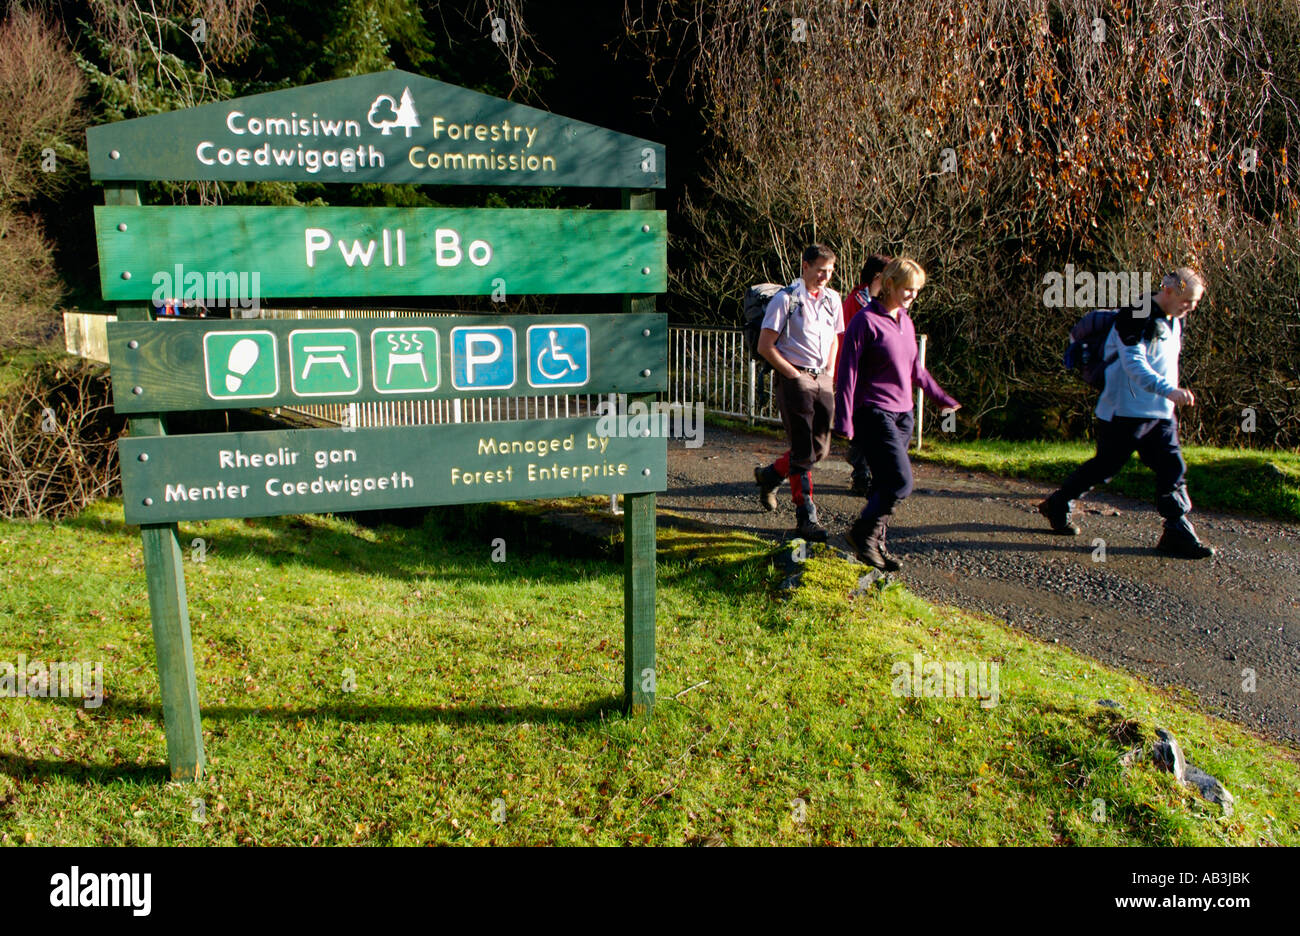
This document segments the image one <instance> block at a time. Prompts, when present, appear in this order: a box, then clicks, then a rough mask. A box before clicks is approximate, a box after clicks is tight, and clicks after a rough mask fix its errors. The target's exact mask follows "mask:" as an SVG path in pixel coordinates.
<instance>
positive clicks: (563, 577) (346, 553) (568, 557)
mask: <svg viewBox="0 0 1300 936" xmlns="http://www.w3.org/2000/svg"><path fill="white" fill-rule="evenodd" d="M472 506H475V507H479V506H482V507H495V506H496V505H472ZM422 517H423V519H422V520H421V524H420V525H412V524H411V523H403V524H402V525H392V524H385V525H383V526H380V527H378V528H377V531H378V533H379V534H380V535H381V537H382V542H380V543H374V542H370V541H369V540H368V539H366V538H364V537H361V536H357V535H355V534H354V533H352V532H350V531H349V530H348V529H346V528H338V527H336V526H331V525H327V524H325V523H322V522H320V521H318V520H316V518H315V517H313V516H285V517H266V518H258V519H247V520H243V521H233V522H242V524H243V528H242V530H240V531H239V532H234V533H232V532H230V531H228V530H226V531H221V532H219V533H216V534H211V533H201V531H202V530H203V529H204V528H203V526H202V525H200V524H198V523H193V524H191V523H186V524H181V525H180V530H179V536H180V544H181V552H182V557H183V558H184V559H185V561H186V563H187V564H188V563H189V561H190V559H191V550H192V548H197V547H195V544H194V540H195V539H196V538H200V536H201V538H202V539H203V540H204V543H203V544H202V548H203V550H204V554H205V557H206V558H205V561H220V560H221V559H235V558H254V559H256V560H257V561H258V562H261V563H265V564H267V565H270V566H272V567H274V568H276V569H277V570H279V569H284V568H294V567H309V568H313V569H317V570H320V571H323V572H330V573H336V574H340V575H350V576H366V575H382V576H385V577H389V578H395V579H401V580H407V581H417V580H425V579H428V578H439V579H444V580H446V579H460V580H464V581H471V582H496V581H500V580H501V579H502V578H508V577H510V576H512V575H514V574H515V571H514V570H512V566H511V563H510V562H509V561H506V562H493V561H492V553H493V548H494V541H495V540H497V539H498V538H500V539H502V540H504V542H505V544H506V546H507V548H508V550H509V552H508V555H509V556H510V557H512V558H513V557H521V558H522V557H528V558H529V559H532V560H545V559H551V560H552V561H551V562H547V563H541V562H535V563H531V564H530V568H529V577H530V579H532V580H534V581H544V582H548V581H555V582H565V581H570V580H571V579H572V577H573V573H574V568H573V564H572V563H573V561H575V560H576V561H578V562H589V563H591V564H592V566H593V567H595V568H594V569H593V571H602V572H603V571H606V570H607V566H608V563H609V562H610V560H611V559H612V560H616V561H621V560H622V549H621V548H619V549H618V550H617V551H616V552H617V554H616V555H611V554H610V550H609V549H608V547H607V546H606V545H603V544H600V543H599V542H597V541H596V540H595V538H593V537H586V536H580V535H576V534H574V533H572V532H570V531H566V530H563V529H551V528H548V529H545V530H543V529H542V523H541V522H540V520H539V519H536V518H521V517H519V516H515V515H512V514H510V513H509V512H508V511H506V510H505V509H498V510H482V511H478V510H476V511H467V510H461V509H454V508H447V509H446V511H445V512H433V511H430V512H428V513H425V514H423V515H422ZM412 519H413V518H412ZM63 523H64V525H66V526H68V527H70V528H72V529H75V530H79V531H83V532H88V533H99V534H110V535H115V536H121V537H125V538H126V539H128V540H132V541H134V542H135V543H138V542H139V540H138V539H137V538H136V537H137V535H138V529H139V528H138V527H135V526H128V525H127V524H125V523H123V522H121V521H120V520H109V521H107V522H101V520H100V519H99V518H95V517H87V516H84V515H83V516H79V517H75V518H70V519H68V520H65V521H63ZM560 560H564V561H563V562H562V561H560ZM435 563H437V564H435ZM515 568H516V569H517V564H516V565H515Z"/></svg>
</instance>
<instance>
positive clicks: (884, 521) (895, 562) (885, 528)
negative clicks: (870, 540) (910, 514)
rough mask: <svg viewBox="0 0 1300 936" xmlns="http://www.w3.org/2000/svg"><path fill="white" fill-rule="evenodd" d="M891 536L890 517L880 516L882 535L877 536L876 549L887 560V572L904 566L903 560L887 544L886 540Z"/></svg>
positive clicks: (895, 570)
mask: <svg viewBox="0 0 1300 936" xmlns="http://www.w3.org/2000/svg"><path fill="white" fill-rule="evenodd" d="M888 536H889V517H887V516H886V517H881V518H880V536H878V537H877V538H876V549H877V551H878V552H879V553H880V556H881V558H882V559H884V560H885V571H886V572H897V571H898V570H899V569H901V568H902V567H903V560H902V559H899V558H898V557H897V556H895V555H894V554H893V553H891V552H890V551H889V549H888V547H886V546H885V540H886V539H887V538H888Z"/></svg>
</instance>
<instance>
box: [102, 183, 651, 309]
mask: <svg viewBox="0 0 1300 936" xmlns="http://www.w3.org/2000/svg"><path fill="white" fill-rule="evenodd" d="M95 233H96V241H97V243H98V245H99V277H100V285H101V287H102V289H103V293H104V298H105V299H116V300H126V299H150V300H152V301H153V302H154V303H155V304H161V303H162V302H163V301H165V300H167V299H170V298H176V299H183V298H190V297H193V298H199V299H202V300H204V301H205V304H207V305H212V304H217V305H222V304H225V305H230V306H234V305H240V306H243V307H246V308H247V307H250V306H253V307H255V306H256V304H257V302H258V301H259V300H260V298H261V297H263V296H275V297H282V296H417V295H423V296H488V295H497V296H517V295H526V294H530V293H546V294H570V293H574V294H577V293H627V292H635V293H658V292H663V291H665V290H666V289H667V288H668V258H667V241H668V230H667V220H666V216H665V214H664V212H662V211H558V210H532V209H507V208H307V207H294V208H273V207H261V206H246V205H238V206H225V207H162V206H160V207H143V206H141V207H120V206H119V207H110V206H107V205H101V206H96V208H95Z"/></svg>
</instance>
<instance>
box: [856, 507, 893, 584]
mask: <svg viewBox="0 0 1300 936" xmlns="http://www.w3.org/2000/svg"><path fill="white" fill-rule="evenodd" d="M883 528H884V525H883V522H882V521H880V520H877V521H876V522H875V523H874V524H870V525H868V524H864V523H863V522H862V518H861V517H859V518H858V519H857V520H855V521H854V522H853V525H852V526H850V527H849V528H848V529H847V530H845V531H844V538H845V539H846V540H848V542H849V545H850V546H852V547H853V551H854V552H855V553H856V554H857V556H858V558H859V559H861V560H862V561H863V562H865V563H866V564H867V565H869V566H872V567H873V568H877V569H881V570H883V571H885V572H897V571H898V570H899V569H901V568H902V567H903V566H902V563H900V562H899V561H898V560H897V559H895V558H894V557H893V556H886V555H885V554H884V553H882V552H881V551H880V533H879V531H880V530H882V529H883Z"/></svg>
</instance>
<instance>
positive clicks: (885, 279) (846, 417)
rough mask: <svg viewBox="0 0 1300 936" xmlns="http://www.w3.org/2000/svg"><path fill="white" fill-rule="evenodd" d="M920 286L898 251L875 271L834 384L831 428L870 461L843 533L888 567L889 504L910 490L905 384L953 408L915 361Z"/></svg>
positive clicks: (913, 266)
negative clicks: (864, 494)
mask: <svg viewBox="0 0 1300 936" xmlns="http://www.w3.org/2000/svg"><path fill="white" fill-rule="evenodd" d="M924 285H925V270H923V269H921V266H920V264H918V263H917V262H916V261H915V260H911V259H909V258H907V257H899V258H897V259H895V260H893V261H892V262H891V263H890V264H889V266H887V267H885V270H884V272H883V273H882V274H881V289H880V296H879V298H876V299H872V300H871V302H869V303H868V304H867V306H866V307H865V308H864V309H863V310H862V311H861V312H860V313H859V314H857V315H855V316H854V317H853V321H852V322H851V323H849V327H848V329H847V330H846V331H845V333H844V345H843V350H842V352H841V354H840V361H839V372H838V375H837V380H836V388H835V422H834V428H835V430H836V431H837V432H843V433H844V434H846V435H847V436H849V438H851V439H854V441H855V442H856V447H857V448H858V449H859V450H861V451H863V452H865V453H866V456H867V463H868V464H869V465H870V466H871V477H872V485H871V496H870V497H869V498H868V499H867V506H866V507H864V508H863V510H862V514H861V515H860V516H859V517H858V519H857V520H856V521H854V523H853V525H852V526H851V527H849V529H848V531H847V532H846V533H845V537H846V538H847V539H848V541H849V545H850V546H852V547H853V549H854V550H855V551H856V552H857V554H858V558H859V559H861V560H862V561H863V562H865V563H867V564H868V565H872V566H875V567H876V568H877V569H884V570H886V571H889V572H894V571H897V570H898V569H899V568H901V567H902V564H901V563H900V562H899V561H898V559H897V558H896V557H895V556H892V555H890V553H889V552H888V551H887V550H886V548H885V530H886V528H887V526H888V524H889V517H890V515H891V514H893V512H894V505H895V504H897V503H898V502H899V501H901V500H902V499H903V498H905V497H907V495H909V494H911V493H912V464H911V462H910V461H908V458H907V446H908V443H910V442H911V440H912V428H913V422H914V419H913V416H912V386H913V384H915V385H916V386H919V387H921V388H922V389H923V390H925V392H926V394H927V395H928V396H930V397H931V398H932V399H935V400H938V401H939V403H940V404H941V405H942V406H943V407H944V408H945V409H954V410H955V409H959V408H960V407H961V404H960V403H958V402H957V401H956V400H954V399H953V398H952V397H950V396H949V395H948V394H947V393H946V392H945V391H944V389H943V388H942V387H940V386H939V384H938V383H936V382H935V380H934V378H933V377H931V376H930V373H929V371H927V370H926V369H925V368H924V367H922V366H921V364H920V361H919V355H918V352H917V347H916V329H915V328H914V327H913V325H912V319H911V317H910V316H908V314H907V311H908V309H909V308H910V307H911V305H912V302H913V300H915V299H916V294H917V293H919V292H920V291H921V287H922V286H924Z"/></svg>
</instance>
